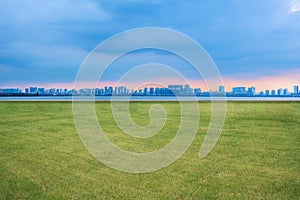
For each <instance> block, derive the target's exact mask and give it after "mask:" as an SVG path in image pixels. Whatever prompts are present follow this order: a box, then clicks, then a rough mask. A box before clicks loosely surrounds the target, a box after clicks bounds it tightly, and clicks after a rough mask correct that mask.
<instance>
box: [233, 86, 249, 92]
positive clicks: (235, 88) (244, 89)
mask: <svg viewBox="0 0 300 200" xmlns="http://www.w3.org/2000/svg"><path fill="white" fill-rule="evenodd" d="M232 93H234V94H245V93H246V87H234V88H232Z"/></svg>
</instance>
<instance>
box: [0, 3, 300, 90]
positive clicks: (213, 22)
mask: <svg viewBox="0 0 300 200" xmlns="http://www.w3.org/2000/svg"><path fill="white" fill-rule="evenodd" d="M15 5H18V6H17V7H16V6H15ZM0 11H1V13H2V14H1V16H0V27H1V30H2V31H0V87H16V86H18V85H28V86H29V85H34V84H36V85H43V86H45V87H63V88H64V87H67V88H70V87H72V85H73V84H74V80H75V77H76V73H77V71H78V69H79V67H80V65H81V63H82V62H83V60H84V58H85V57H86V56H87V55H88V53H89V52H90V51H91V50H92V49H93V48H94V47H95V46H96V45H98V44H99V43H100V42H102V41H103V40H105V39H107V38H108V37H110V36H112V35H114V34H117V33H119V32H120V31H125V30H128V29H132V28H138V27H145V26H154V27H165V28H172V29H174V30H177V31H180V32H182V33H184V34H187V35H188V36H190V37H192V38H193V39H195V40H196V41H197V42H198V43H199V44H201V45H202V46H203V47H204V48H205V50H206V51H207V52H208V54H209V55H210V56H211V57H212V59H213V60H214V62H215V63H216V65H217V67H218V68H219V70H220V73H221V75H222V78H223V81H224V85H225V86H226V87H229V88H230V87H233V86H236V85H246V86H247V87H248V86H249V87H250V86H252V85H255V86H256V87H257V88H258V89H259V90H265V89H266V88H271V87H273V88H274V89H276V88H279V87H280V85H288V86H289V87H288V88H289V89H290V90H292V86H293V85H299V82H300V79H299V77H300V57H299V52H300V41H299V35H300V1H299V0H275V1H272V3H270V1H268V0H263V1H251V2H236V1H233V0H228V1H225V2H221V3H220V2H218V1H214V0H213V1H200V2H197V1H185V2H172V3H170V1H159V0H157V1H151V2H148V1H144V0H142V1H135V0H128V1H122V2H119V1H109V2H107V1H95V0H87V1H81V0H76V1H59V0H54V1H51V2H48V1H43V2H40V1H36V0H28V1H24V2H19V1H16V0H12V1H1V2H0ZM28 11H29V12H28ZM147 62H159V63H160V62H163V64H167V65H169V66H172V67H174V68H175V69H180V70H181V71H185V77H187V79H188V80H189V82H191V85H193V86H199V87H205V86H204V85H203V81H202V80H201V79H200V78H198V77H197V76H195V74H194V72H193V71H192V70H190V69H188V68H187V65H186V63H184V62H182V61H180V60H179V59H178V58H175V56H173V55H171V54H167V53H165V52H161V51H151V50H149V51H140V52H132V53H129V54H128V55H126V56H125V57H124V58H120V59H119V60H118V62H116V63H114V64H113V66H112V70H110V71H108V72H107V76H106V77H105V79H104V82H106V83H107V84H110V83H112V82H115V81H117V80H116V77H118V76H119V75H120V74H122V73H123V72H124V71H126V70H130V69H131V68H132V67H134V66H136V65H140V64H143V63H147ZM186 69H187V70H186ZM164 76H165V77H164ZM136 78H137V80H133V82H132V83H130V84H132V85H138V84H139V80H138V77H136ZM154 81H156V82H162V83H164V81H165V82H175V81H176V79H174V78H173V79H172V77H168V76H167V75H166V74H162V75H161V77H157V78H156V79H155V80H154Z"/></svg>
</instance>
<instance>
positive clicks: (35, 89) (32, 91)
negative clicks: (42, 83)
mask: <svg viewBox="0 0 300 200" xmlns="http://www.w3.org/2000/svg"><path fill="white" fill-rule="evenodd" d="M37 92H38V88H37V87H30V88H29V93H31V94H36V93H37Z"/></svg>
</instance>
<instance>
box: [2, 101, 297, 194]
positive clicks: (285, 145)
mask: <svg viewBox="0 0 300 200" xmlns="http://www.w3.org/2000/svg"><path fill="white" fill-rule="evenodd" d="M161 104H162V105H163V106H164V107H165V109H166V110H167V112H169V115H168V119H167V122H166V124H165V127H164V128H163V130H162V131H161V133H159V134H158V135H156V136H155V137H153V138H150V139H136V138H132V137H130V136H128V135H125V134H122V131H121V130H120V129H118V127H117V126H116V124H115V122H114V120H113V118H112V113H111V110H110V103H108V102H99V103H97V104H96V109H97V111H98V112H97V115H98V117H99V121H100V124H101V125H102V126H103V129H104V130H105V131H106V132H107V136H108V137H109V138H110V139H111V140H112V141H113V142H114V143H115V144H116V145H118V146H120V147H121V148H123V149H127V150H134V151H137V152H147V151H151V150H155V149H157V148H159V147H162V146H164V145H166V144H167V143H168V142H169V141H170V140H171V139H172V138H173V137H174V135H175V131H176V130H177V128H178V125H179V122H180V110H179V106H178V104H177V103H175V102H173V103H171V102H162V103H161ZM151 105H152V103H151V102H133V103H131V104H130V110H131V111H132V117H133V119H134V120H135V121H136V123H137V124H141V125H146V124H147V123H149V116H148V109H149V107H150V106H151ZM199 105H200V108H201V119H200V127H199V129H198V134H197V136H196V138H195V140H194V142H193V144H192V145H191V146H190V148H189V149H188V151H187V152H186V153H185V154H184V155H183V156H182V157H181V158H179V159H178V160H177V161H176V162H174V163H172V164H171V165H170V166H168V167H166V168H163V169H161V170H159V171H155V172H152V173H146V174H129V173H123V172H119V171H116V170H114V169H110V168H108V167H106V166H105V165H103V164H101V163H100V162H99V161H97V160H96V159H94V158H93V157H92V156H91V155H90V154H89V153H88V151H87V150H86V149H85V148H84V146H83V145H82V143H81V141H80V139H79V136H78V134H77V132H76V130H75V127H74V122H73V116H72V103H71V102H1V103H0V199H83V198H85V199H94V198H97V199H112V198H113V199H120V198H122V199H129V198H137V199H299V197H300V173H299V172H300V156H299V155H300V103H297V102H228V103H227V118H226V122H225V126H224V130H223V133H222V135H221V137H220V139H219V141H218V143H217V145H216V146H215V148H214V149H213V151H212V152H211V153H210V154H209V155H208V156H207V157H206V158H205V159H202V160H201V159H199V157H198V151H199V148H200V146H201V144H202V142H203V139H204V136H205V134H206V130H207V127H208V123H209V119H210V113H209V111H210V103H209V102H200V103H199ZM174 130H175V131H174Z"/></svg>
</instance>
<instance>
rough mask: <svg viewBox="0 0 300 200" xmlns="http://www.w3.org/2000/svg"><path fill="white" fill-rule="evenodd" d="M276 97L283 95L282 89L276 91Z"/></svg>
mask: <svg viewBox="0 0 300 200" xmlns="http://www.w3.org/2000/svg"><path fill="white" fill-rule="evenodd" d="M277 95H279V96H281V95H283V89H282V88H279V89H278V90H277Z"/></svg>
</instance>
